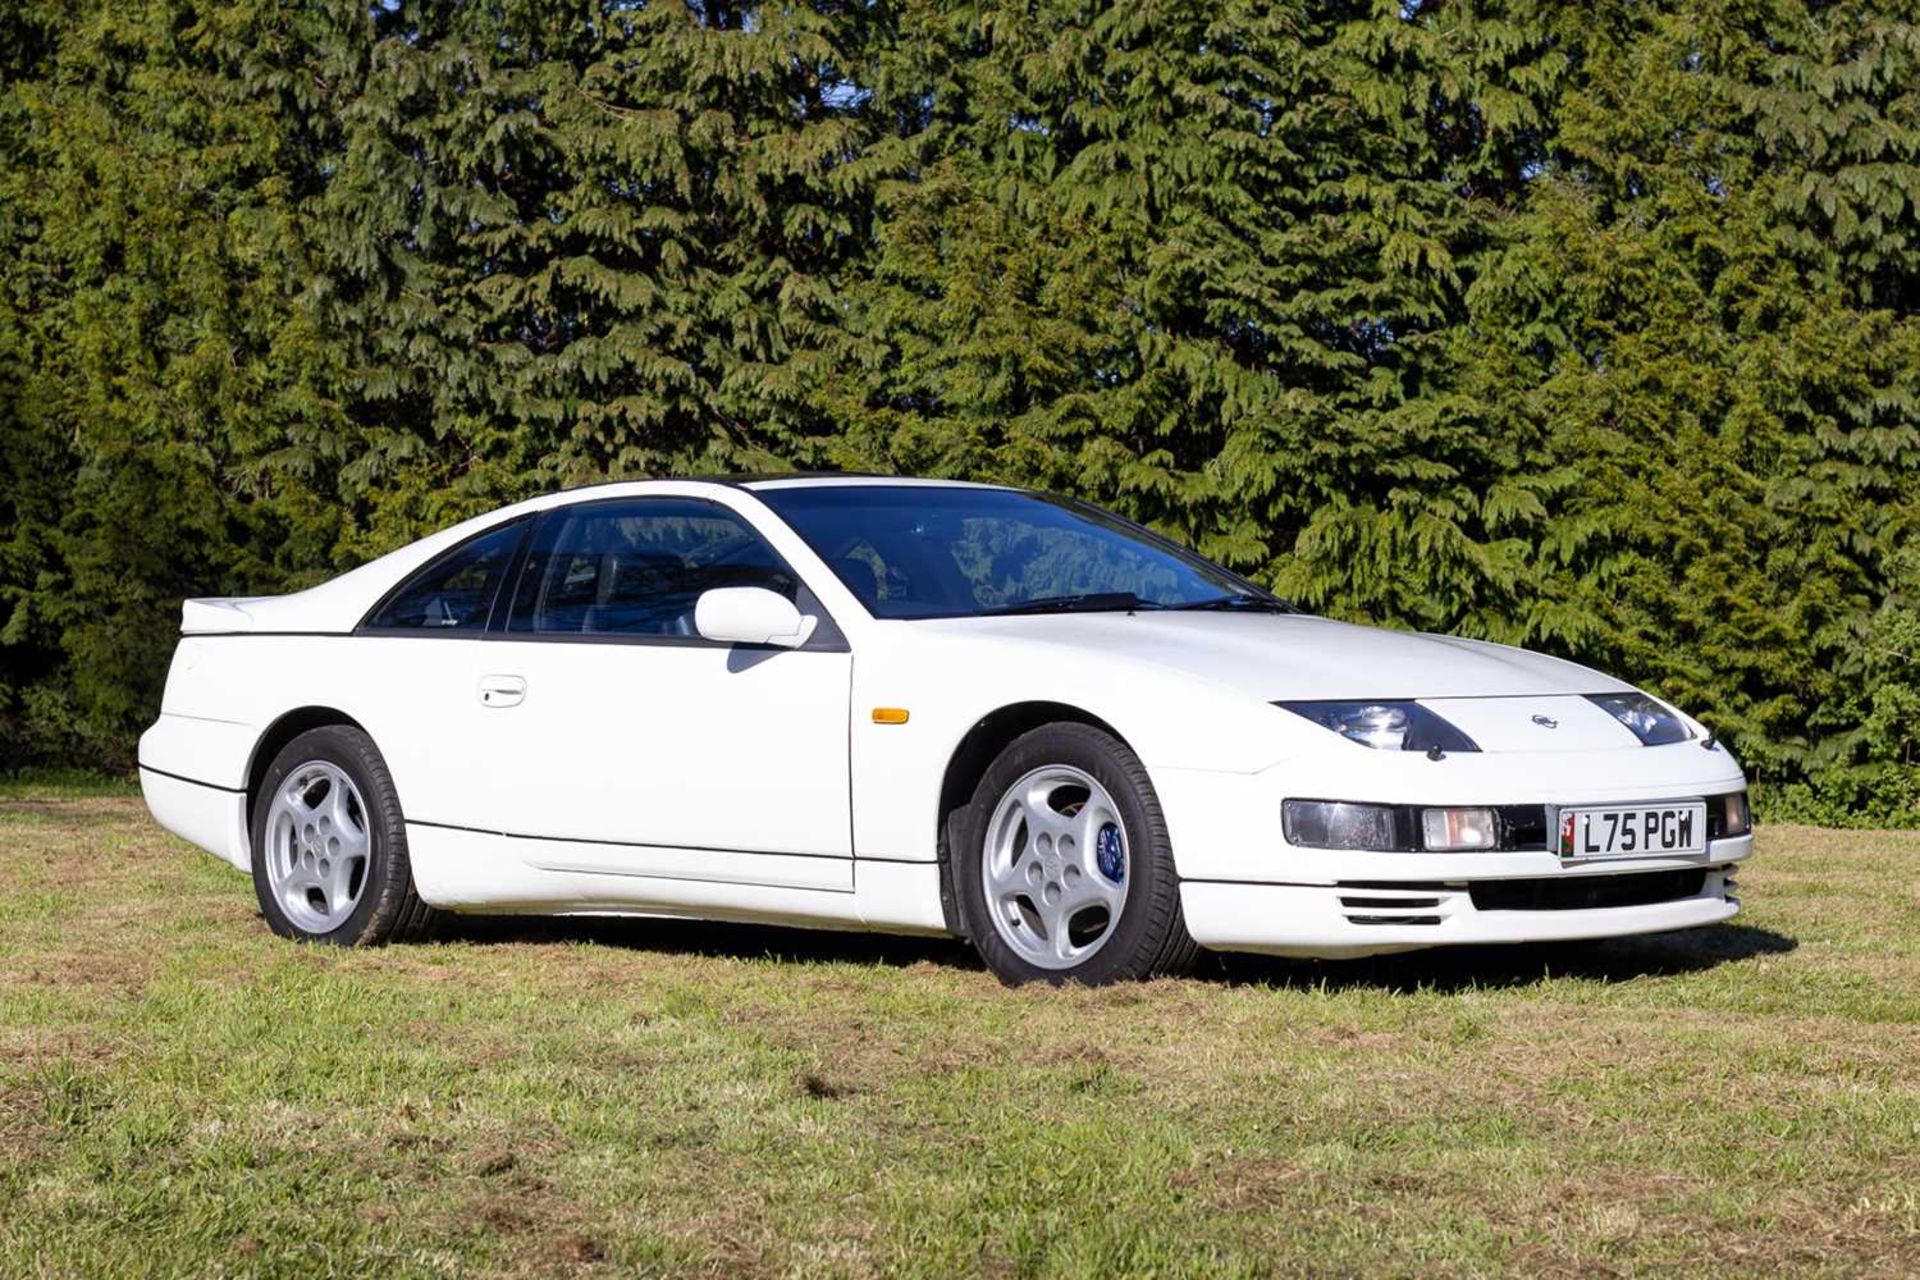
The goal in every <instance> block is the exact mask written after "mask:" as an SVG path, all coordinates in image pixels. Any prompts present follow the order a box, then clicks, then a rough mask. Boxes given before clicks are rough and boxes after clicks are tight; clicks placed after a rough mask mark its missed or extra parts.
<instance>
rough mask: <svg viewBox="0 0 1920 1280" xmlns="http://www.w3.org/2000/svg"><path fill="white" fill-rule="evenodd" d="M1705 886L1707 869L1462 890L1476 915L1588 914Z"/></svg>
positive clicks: (1488, 883)
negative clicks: (1540, 912)
mask: <svg viewBox="0 0 1920 1280" xmlns="http://www.w3.org/2000/svg"><path fill="white" fill-rule="evenodd" d="M1706 883H1707V871H1706V868H1705V867H1690V868H1684V869H1682V870H1679V871H1643V872H1639V873H1637V874H1634V875H1624V876H1565V877H1555V878H1553V879H1545V880H1479V881H1475V882H1474V883H1473V884H1471V885H1469V886H1468V888H1467V892H1468V893H1469V894H1470V895H1471V896H1472V898H1473V906H1474V910H1476V911H1591V910H1594V909H1596V908H1607V907H1648V906H1652V905H1653V904H1655V903H1658V902H1679V901H1681V900H1683V899H1686V898H1697V897H1699V896H1700V890H1701V889H1703V888H1705V887H1706Z"/></svg>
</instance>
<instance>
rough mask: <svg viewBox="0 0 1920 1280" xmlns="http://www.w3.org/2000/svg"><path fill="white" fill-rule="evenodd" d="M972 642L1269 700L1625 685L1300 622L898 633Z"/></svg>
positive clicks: (1461, 649) (1388, 634)
mask: <svg viewBox="0 0 1920 1280" xmlns="http://www.w3.org/2000/svg"><path fill="white" fill-rule="evenodd" d="M901 625H904V626H912V627H927V628H931V629H933V630H935V631H937V632H939V633H941V634H943V635H946V636H951V637H954V638H956V639H964V640H966V641H967V642H969V643H972V644H979V643H993V642H995V641H1005V642H1008V643H1011V644H1015V645H1022V646H1038V647H1041V648H1045V649H1058V650H1060V651H1061V653H1060V657H1061V660H1063V661H1072V660H1074V659H1075V656H1076V655H1078V656H1082V657H1092V656H1103V657H1110V658H1115V659H1121V660H1128V659H1131V660H1134V661H1139V662H1147V663H1152V664H1154V665H1156V666H1159V667H1163V668H1171V669H1173V670H1176V671H1179V672H1182V673H1185V674H1188V675H1191V676H1193V677H1196V678H1198V679H1202V680H1207V681H1211V682H1213V683H1215V684H1225V685H1229V686H1232V687H1235V688H1238V689H1241V690H1244V691H1245V692H1246V693H1248V694H1251V695H1253V696H1254V697H1257V698H1260V699H1261V700H1263V701H1267V702H1272V701H1277V700H1280V699H1303V698H1449V697H1493V696H1520V695H1542V694H1579V693H1607V692H1612V691H1618V690H1625V689H1629V688H1631V687H1632V686H1630V685H1627V684H1624V683H1622V682H1621V681H1619V680H1616V679H1614V678H1612V677H1611V676H1606V675H1602V674H1600V673H1599V672H1597V671H1594V670H1591V669H1590V668H1587V667H1583V666H1580V665H1578V664H1577V663H1572V662H1567V661H1564V660H1562V659H1560V658H1553V657H1549V656H1547V655H1546V654H1542V653H1531V652H1528V651H1527V650H1525V649H1515V648H1511V647H1509V646H1507V645H1499V644H1490V643H1488V642H1486V641H1484V640H1465V639H1461V638H1459V637H1456V636H1438V635H1428V634H1424V633H1420V632H1412V631H1390V630H1387V629H1385V628H1381V627H1364V626H1355V625H1353V624H1351V623H1345V622H1335V621H1332V620H1330V619H1327V618H1317V617H1313V616H1311V615H1307V614H1266V613H1262V614H1234V613H1214V612H1201V613H1172V612H1169V613H1156V612H1141V613H1133V614H1127V613H1072V614H1042V615H1032V616H1024V617H1005V618H953V619H942V620H939V621H924V622H912V623H903V624H901Z"/></svg>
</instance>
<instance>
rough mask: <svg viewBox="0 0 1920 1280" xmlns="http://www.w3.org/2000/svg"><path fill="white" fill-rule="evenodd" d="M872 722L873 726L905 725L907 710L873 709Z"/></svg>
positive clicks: (901, 708)
mask: <svg viewBox="0 0 1920 1280" xmlns="http://www.w3.org/2000/svg"><path fill="white" fill-rule="evenodd" d="M873 722H874V723H875V724H905V723H906V722H907V709H906V708H905V707H875V708H874V709H873Z"/></svg>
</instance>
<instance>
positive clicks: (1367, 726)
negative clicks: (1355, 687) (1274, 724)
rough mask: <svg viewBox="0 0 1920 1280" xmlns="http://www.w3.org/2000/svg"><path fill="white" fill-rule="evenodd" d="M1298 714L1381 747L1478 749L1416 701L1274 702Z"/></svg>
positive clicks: (1398, 748)
mask: <svg viewBox="0 0 1920 1280" xmlns="http://www.w3.org/2000/svg"><path fill="white" fill-rule="evenodd" d="M1274 705H1275V706H1277V707H1282V708H1284V709H1285V710H1288V711H1291V712H1293V714H1295V715H1297V716H1305V717H1306V718H1307V719H1309V720H1311V721H1313V722H1314V723H1315V724H1317V725H1319V726H1321V727H1322V728H1326V729H1331V730H1333V731H1334V732H1335V733H1337V734H1339V735H1340V736H1341V737H1343V738H1347V739H1349V740H1351V741H1353V742H1357V743H1359V744H1360V745H1361V746H1363V747H1374V748H1376V749H1378V750H1381V751H1433V750H1436V749H1437V750H1440V751H1478V750H1479V749H1480V748H1479V747H1478V746H1476V745H1474V741H1473V739H1472V738H1469V737H1468V736H1467V735H1466V734H1464V733H1462V732H1460V730H1458V729H1456V728H1454V727H1453V726H1452V725H1451V724H1449V723H1447V722H1446V721H1445V720H1443V719H1442V718H1441V717H1440V716H1438V715H1436V714H1435V713H1433V712H1431V711H1429V710H1427V709H1426V708H1425V707H1423V706H1421V705H1420V704H1419V703H1417V702H1397V701H1396V702H1277V703H1275V704H1274Z"/></svg>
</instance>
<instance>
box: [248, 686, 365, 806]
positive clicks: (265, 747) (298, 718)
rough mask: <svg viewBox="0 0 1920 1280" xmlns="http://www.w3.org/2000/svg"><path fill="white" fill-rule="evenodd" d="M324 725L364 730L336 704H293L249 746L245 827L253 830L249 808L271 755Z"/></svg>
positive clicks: (269, 764) (258, 794)
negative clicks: (333, 705) (310, 730)
mask: <svg viewBox="0 0 1920 1280" xmlns="http://www.w3.org/2000/svg"><path fill="white" fill-rule="evenodd" d="M328 725H347V726H349V727H351V728H354V729H358V730H360V732H362V733H366V728H365V726H363V725H362V724H361V723H360V722H359V721H358V720H355V719H354V718H353V717H352V716H350V715H348V714H347V713H346V712H344V711H342V710H340V709H339V708H337V707H322V706H308V707H295V708H294V709H293V710H291V711H288V712H286V713H285V714H284V715H282V716H280V717H279V718H278V719H277V720H275V721H274V722H273V723H272V724H270V725H268V726H267V728H266V731H265V732H263V733H262V734H261V735H260V739H259V741H258V742H256V743H254V745H253V756H252V758H251V759H249V760H248V761H247V830H248V831H249V832H251V831H252V830H253V807H254V804H255V802H256V801H257V800H258V799H259V797H260V786H261V784H262V783H264V782H265V781H266V779H267V769H268V768H269V767H270V766H271V765H272V764H273V758H274V757H275V756H277V755H279V754H280V752H281V749H282V748H284V747H285V746H286V745H287V744H288V743H289V742H292V741H293V740H294V739H295V738H297V737H299V736H300V735H301V734H303V733H305V732H307V731H308V730H309V729H324V728H326V727H327V726H328Z"/></svg>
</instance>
